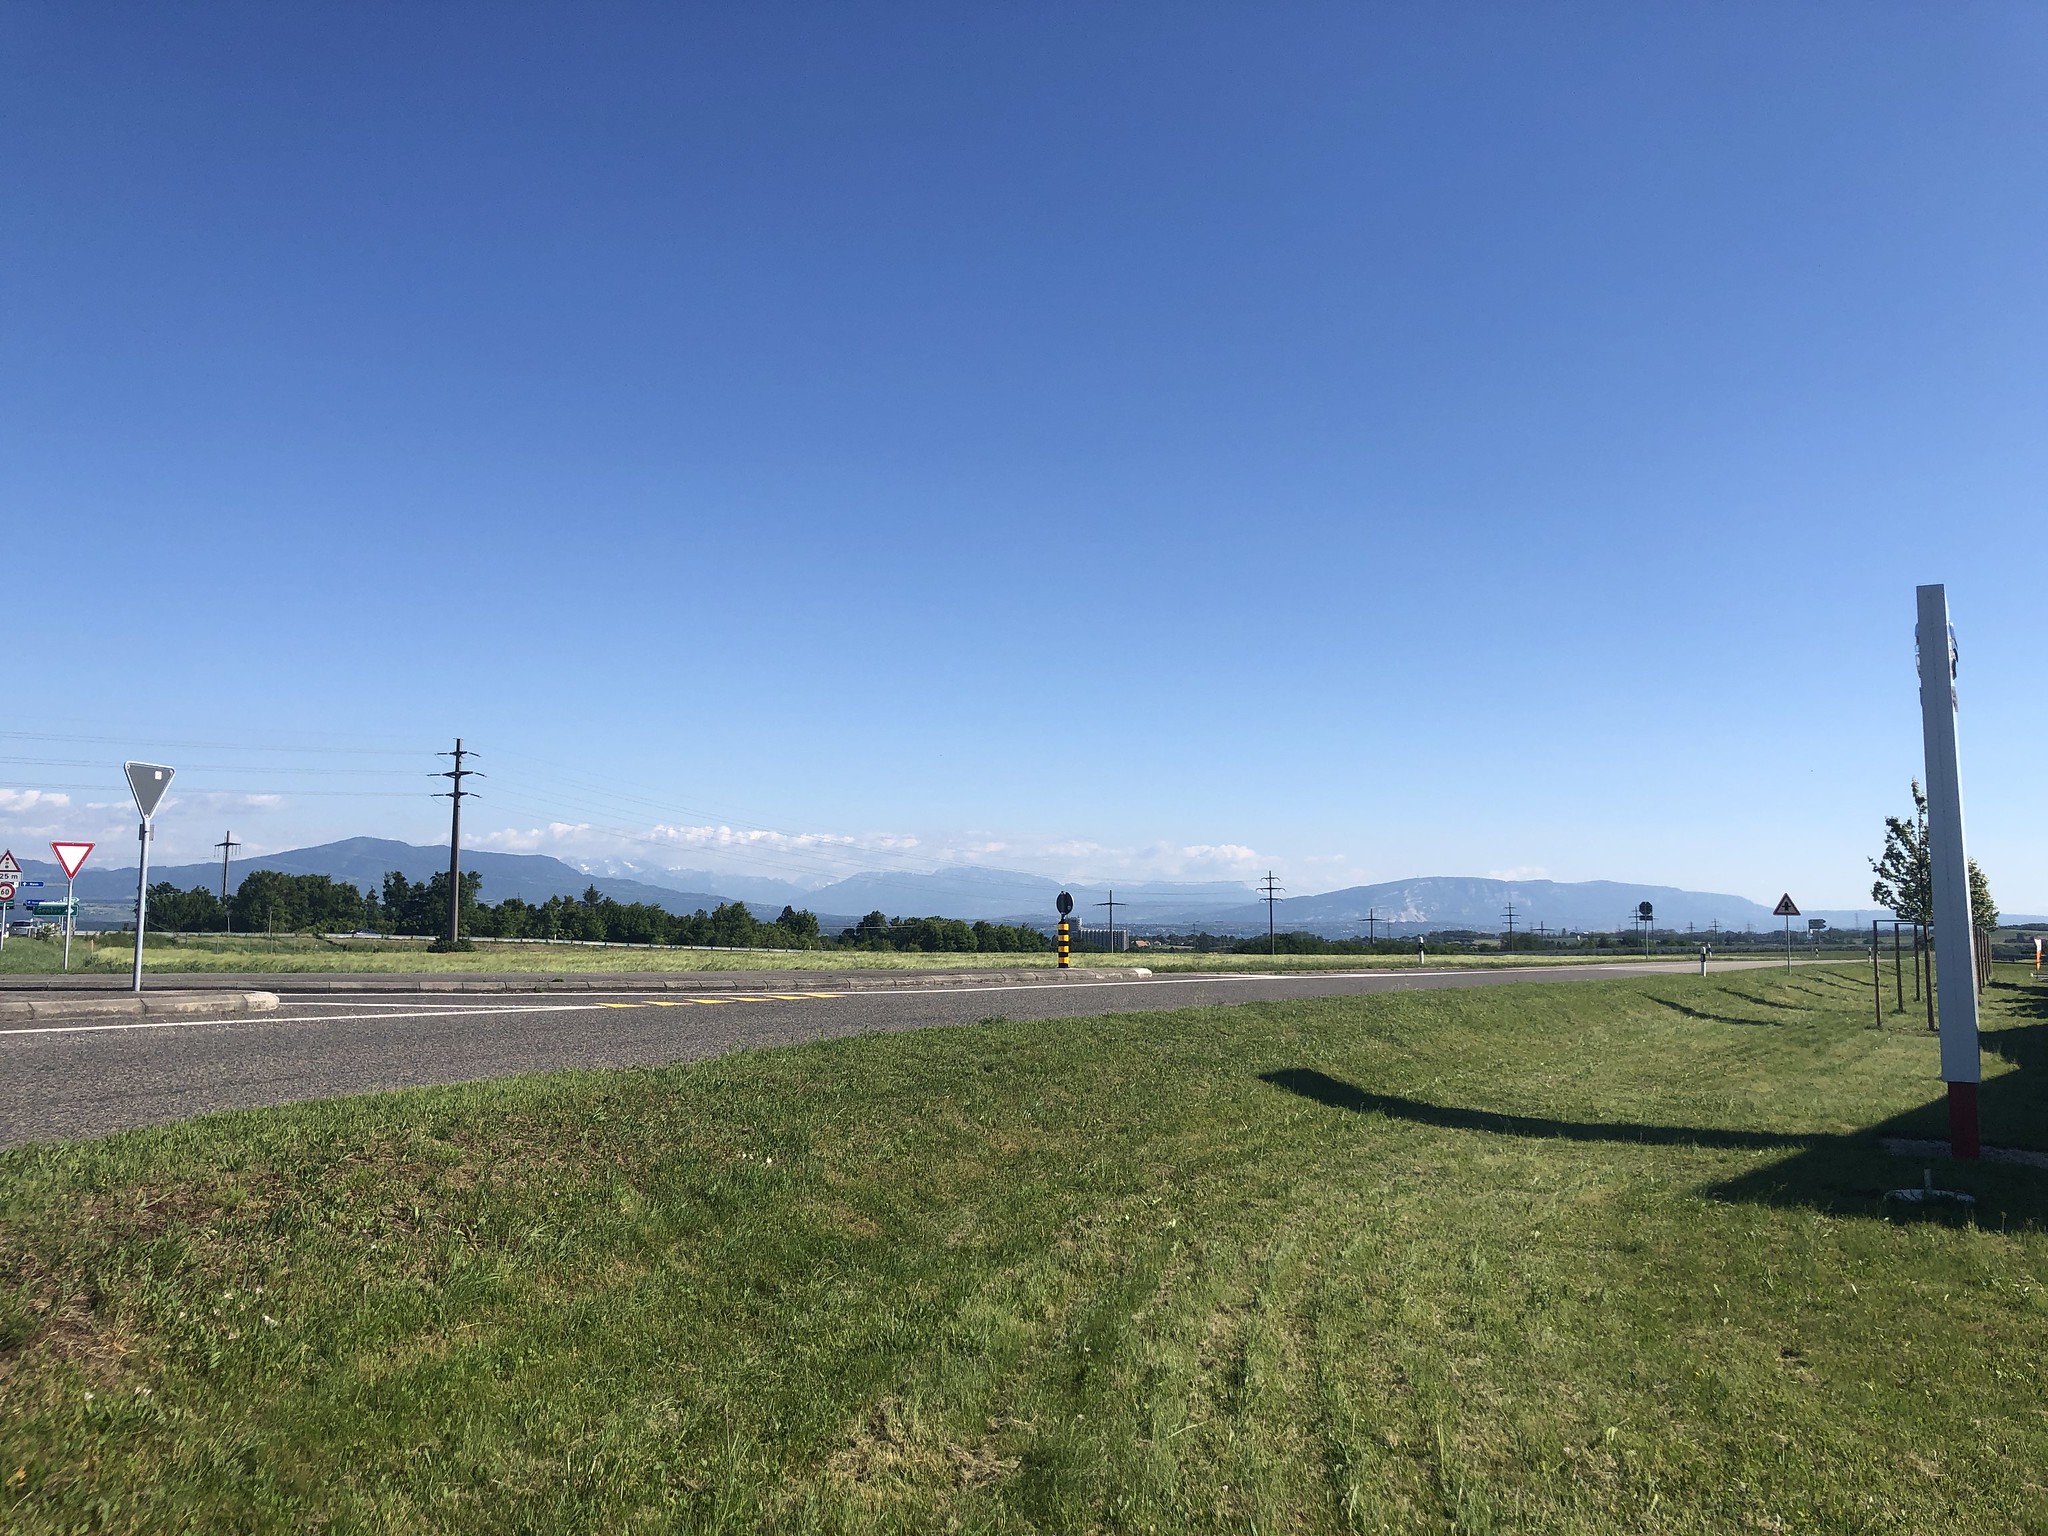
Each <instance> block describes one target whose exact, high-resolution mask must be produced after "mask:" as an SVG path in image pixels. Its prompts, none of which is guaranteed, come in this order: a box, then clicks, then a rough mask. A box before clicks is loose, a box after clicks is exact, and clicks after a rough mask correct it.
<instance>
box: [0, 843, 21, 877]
mask: <svg viewBox="0 0 2048 1536" xmlns="http://www.w3.org/2000/svg"><path fill="white" fill-rule="evenodd" d="M20 873H21V865H19V864H18V863H16V862H15V858H14V850H13V849H12V848H10V849H8V850H7V851H6V852H5V853H0V880H11V879H13V878H14V877H15V876H16V875H18V874H20Z"/></svg>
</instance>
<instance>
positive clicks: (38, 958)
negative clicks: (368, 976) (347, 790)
mask: <svg viewBox="0 0 2048 1536" xmlns="http://www.w3.org/2000/svg"><path fill="white" fill-rule="evenodd" d="M134 942H135V941H134V939H133V937H132V936H130V935H125V934H124V935H120V936H118V937H116V938H109V939H106V940H100V939H97V938H88V937H87V936H85V935H79V936H78V937H77V938H75V939H74V940H73V941H72V949H71V969H72V970H73V971H74V972H76V973H79V974H115V973H118V974H121V975H126V974H127V972H128V970H129V967H130V965H131V964H132V962H133V960H134V955H135V950H134ZM428 943H429V941H428V940H426V939H345V938H337V939H329V938H322V937H319V936H317V935H310V934H291V935H282V936H279V937H276V938H270V937H266V936H262V935H246V936H245V935H242V934H236V935H233V936H232V937H223V936H220V935H213V934H151V935H149V936H148V940H147V942H146V943H145V945H144V947H143V969H144V970H145V971H147V972H148V973H149V974H151V975H177V974H193V973H209V974H212V973H219V974H227V973H246V974H251V975H266V974H268V975H276V974H292V973H314V972H361V973H374V972H431V973H437V974H456V975H459V974H486V973H490V972H497V971H516V972H535V973H547V972H553V973H558V974H588V973H592V972H606V971H767V970H835V971H841V970H844V971H869V970H882V971H904V970H953V969H959V968H963V967H966V968H972V969H975V970H1011V969H1022V968H1030V967H1044V966H1050V965H1052V964H1053V963H1054V959H1053V956H1052V955H1051V954H1049V953H1043V954H959V953H955V954H916V953H905V952H898V951H894V950H861V949H661V948H652V947H648V948H642V947H639V946H635V945H624V944H616V945H602V946H600V945H581V944H523V943H507V944H478V945H477V946H476V948H475V949H474V950H472V951H468V952H465V953H454V954H436V953H433V952H432V951H430V950H429V949H428V948H427V945H428ZM62 958H63V945H62V944H61V943H52V942H50V941H48V940H43V939H26V938H19V937H17V938H12V939H9V940H8V942H7V945H6V948H5V949H4V950H0V976H5V975H9V974H14V975H49V974H52V973H54V972H56V971H57V970H58V969H59V968H60V962H61V960H62ZM1640 958H1642V957H1641V956H1640V955H1637V954H1634V953H1620V952H1616V951H1605V952H1603V951H1598V950H1594V951H1587V952H1584V953H1579V952H1559V953H1555V954H1532V953H1527V952H1516V953H1513V954H1500V953H1480V954H1449V953H1442V954H1432V955H1430V956H1429V957H1428V960H1429V964H1430V965H1431V966H1432V967H1435V968H1437V969H1443V968H1444V967H1446V966H1460V967H1462V966H1491V965H1556V964H1584V963H1587V962H1589V961H1601V960H1607V961H1630V960H1637V959H1640ZM1666 958H1670V957H1668V956H1667V957H1666ZM1761 958H1765V959H1768V958H1770V957H1769V956H1768V955H1766V956H1763V957H1761ZM1801 958H1802V959H1803V958H1804V956H1803V955H1802V957H1801ZM1073 963H1074V964H1075V965H1077V966H1082V967H1095V966H1133V965H1142V966H1147V967H1149V968H1150V969H1152V970H1155V971H1187V972H1221V971H1229V972H1244V971H1286V972H1314V971H1351V970H1363V969H1383V970H1384V969H1395V970H1400V969H1412V968H1413V967H1414V966H1415V964H1416V961H1415V957H1414V956H1413V955H1412V954H1403V955H1278V956H1270V957H1269V956H1266V955H1220V954H1192V953H1175V952H1171V951H1159V950H1152V949H1142V950H1138V949H1134V950H1130V951H1128V952H1121V953H1116V954H1103V953H1087V952H1084V953H1080V954H1076V955H1074V956H1073Z"/></svg>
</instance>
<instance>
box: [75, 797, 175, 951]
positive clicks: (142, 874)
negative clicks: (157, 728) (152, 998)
mask: <svg viewBox="0 0 2048 1536" xmlns="http://www.w3.org/2000/svg"><path fill="white" fill-rule="evenodd" d="M121 770H122V772H124V773H126V774H127V775H128V789H129V791H130V793H132V794H133V795H134V796H135V809H136V810H138V811H140V812H141V813H142V825H141V826H139V827H137V828H136V829H135V837H136V840H137V841H138V842H139V843H140V844H141V845H142V858H141V860H140V861H139V863H138V865H137V868H136V871H135V969H134V973H133V975H132V976H131V977H130V980H129V987H130V990H131V991H135V992H140V991H141V990H142V935H143V930H144V929H145V928H146V927H147V926H148V924H149V834H150V825H149V819H150V817H152V816H154V815H155V814H156V808H157V806H158V805H159V804H161V803H162V801H163V798H164V791H165V790H167V789H169V788H170V787H171V777H172V775H174V774H175V773H177V771H178V770H177V769H175V768H166V767H164V766H163V764H161V763H123V764H122V765H121ZM67 921H68V919H67ZM68 931H69V930H68V929H67V932H68Z"/></svg>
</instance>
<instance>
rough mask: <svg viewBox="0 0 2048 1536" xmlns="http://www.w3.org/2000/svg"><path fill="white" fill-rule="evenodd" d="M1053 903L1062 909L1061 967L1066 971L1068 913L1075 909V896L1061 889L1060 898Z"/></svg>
mask: <svg viewBox="0 0 2048 1536" xmlns="http://www.w3.org/2000/svg"><path fill="white" fill-rule="evenodd" d="M1053 905H1054V906H1056V907H1058V908H1059V909H1060V938H1059V946H1060V969H1061V970H1063V971H1064V970H1065V969H1067V915H1068V914H1069V913H1070V912H1072V911H1073V910H1074V898H1073V897H1071V896H1069V895H1068V894H1067V893H1066V892H1065V891H1061V892H1060V894H1059V900H1057V901H1055V902H1054V903H1053Z"/></svg>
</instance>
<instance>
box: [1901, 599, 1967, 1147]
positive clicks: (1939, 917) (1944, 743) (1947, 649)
mask: <svg viewBox="0 0 2048 1536" xmlns="http://www.w3.org/2000/svg"><path fill="white" fill-rule="evenodd" d="M1914 596H1915V598H1916V599H1917V606H1918V610H1919V614H1918V616H1919V620H1920V622H1919V624H1918V625H1917V626H1916V627H1915V629H1914V640H1915V642H1916V648H1917V650H1918V652H1919V668H1920V733H1921V740H1922V745H1923V747H1924V748H1925V751H1926V755H1927V852H1928V861H1929V863H1930V864H1931V865H1932V871H1931V872H1932V880H1931V885H1932V887H1933V895H1934V913H1933V917H1934V959H1935V970H1934V986H1935V987H1938V988H1939V989H1940V991H1941V1012H1940V1017H1941V1080H1942V1081H1943V1082H1945V1083H1947V1084H1948V1140H1949V1151H1950V1153H1951V1154H1952V1155H1954V1156H1956V1157H1975V1156H1977V1084H1978V1081H1979V1080H1980V1079H1981V1078H1982V1076H1983V1066H1982V1062H1981V1060H1980V1056H1979V1051H1978V1046H1977V956H1976V944H1975V942H1974V939H1973V935H1972V932H1971V929H1972V926H1973V925H1972V922H1971V913H1970V861H1969V856H1968V854H1967V853H1966V852H1965V851H1964V848H1963V784H1962V769H1961V766H1960V758H1959V757H1958V754H1957V751H1956V636H1955V631H1954V630H1953V629H1951V628H1950V627H1949V622H1948V591H1947V589H1946V588H1945V587H1943V586H1941V585H1939V584H1936V585H1933V586H1925V587H1916V588H1915V589H1914ZM1930 661H1931V662H1933V663H1934V665H1933V666H1929V665H1928V663H1929V662H1930ZM1932 995H1933V989H1932V988H1930V989H1929V996H1930V998H1931V997H1932Z"/></svg>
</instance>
